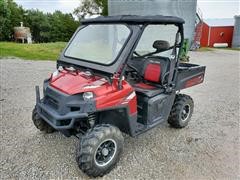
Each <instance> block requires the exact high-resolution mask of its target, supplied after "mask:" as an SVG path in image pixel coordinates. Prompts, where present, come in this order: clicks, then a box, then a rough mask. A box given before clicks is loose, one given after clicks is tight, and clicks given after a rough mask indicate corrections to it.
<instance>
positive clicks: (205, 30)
mask: <svg viewBox="0 0 240 180" xmlns="http://www.w3.org/2000/svg"><path fill="white" fill-rule="evenodd" d="M208 33H209V26H208V25H207V24H206V23H203V27H202V36H201V40H200V44H201V47H208Z"/></svg>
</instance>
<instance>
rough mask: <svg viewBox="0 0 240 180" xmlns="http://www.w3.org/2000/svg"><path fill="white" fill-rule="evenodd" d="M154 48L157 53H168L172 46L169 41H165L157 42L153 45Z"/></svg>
mask: <svg viewBox="0 0 240 180" xmlns="http://www.w3.org/2000/svg"><path fill="white" fill-rule="evenodd" d="M153 48H155V49H156V50H157V51H160V52H161V51H166V50H168V49H169V48H170V44H169V42H168V41H164V40H156V41H154V43H153Z"/></svg>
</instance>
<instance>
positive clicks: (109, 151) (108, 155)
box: [94, 139, 117, 166]
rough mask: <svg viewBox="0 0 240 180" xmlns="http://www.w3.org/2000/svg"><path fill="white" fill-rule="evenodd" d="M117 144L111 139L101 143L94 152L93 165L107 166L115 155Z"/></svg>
mask: <svg viewBox="0 0 240 180" xmlns="http://www.w3.org/2000/svg"><path fill="white" fill-rule="evenodd" d="M116 149H117V144H116V142H115V141H114V140H113V139H107V140H105V141H103V142H102V143H101V144H100V145H99V146H98V148H97V150H96V152H95V157H94V160H95V163H96V164H97V165H98V166H106V165H107V164H109V163H110V162H111V161H112V159H113V158H114V156H115V154H116Z"/></svg>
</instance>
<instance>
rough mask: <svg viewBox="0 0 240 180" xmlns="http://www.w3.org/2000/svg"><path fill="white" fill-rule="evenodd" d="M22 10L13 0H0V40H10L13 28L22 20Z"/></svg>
mask: <svg viewBox="0 0 240 180" xmlns="http://www.w3.org/2000/svg"><path fill="white" fill-rule="evenodd" d="M23 14H24V10H23V8H22V7H21V6H18V5H17V4H16V3H15V2H14V1H13V0H0V24H1V26H0V40H11V39H12V36H13V28H14V27H15V26H19V25H20V22H22V21H23Z"/></svg>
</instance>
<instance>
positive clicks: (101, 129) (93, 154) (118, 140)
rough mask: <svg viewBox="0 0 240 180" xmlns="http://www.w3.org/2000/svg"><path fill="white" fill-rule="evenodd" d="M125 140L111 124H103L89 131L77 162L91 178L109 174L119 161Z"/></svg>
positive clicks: (80, 144)
mask: <svg viewBox="0 0 240 180" xmlns="http://www.w3.org/2000/svg"><path fill="white" fill-rule="evenodd" d="M123 143H124V138H123V136H122V133H121V131H120V130H119V129H118V128H117V127H115V126H112V125H110V124H101V125H97V126H95V127H94V128H93V129H92V130H89V131H88V132H87V133H86V134H85V135H84V136H83V137H82V140H81V141H80V143H79V147H78V148H77V157H76V161H77V164H78V166H79V168H80V169H81V170H82V171H83V172H84V173H86V174H87V175H88V176H90V177H98V176H103V175H105V174H107V173H109V172H110V171H111V170H112V169H113V168H114V166H115V165H116V163H117V162H118V161H119V158H120V155H121V153H122V150H123Z"/></svg>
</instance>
